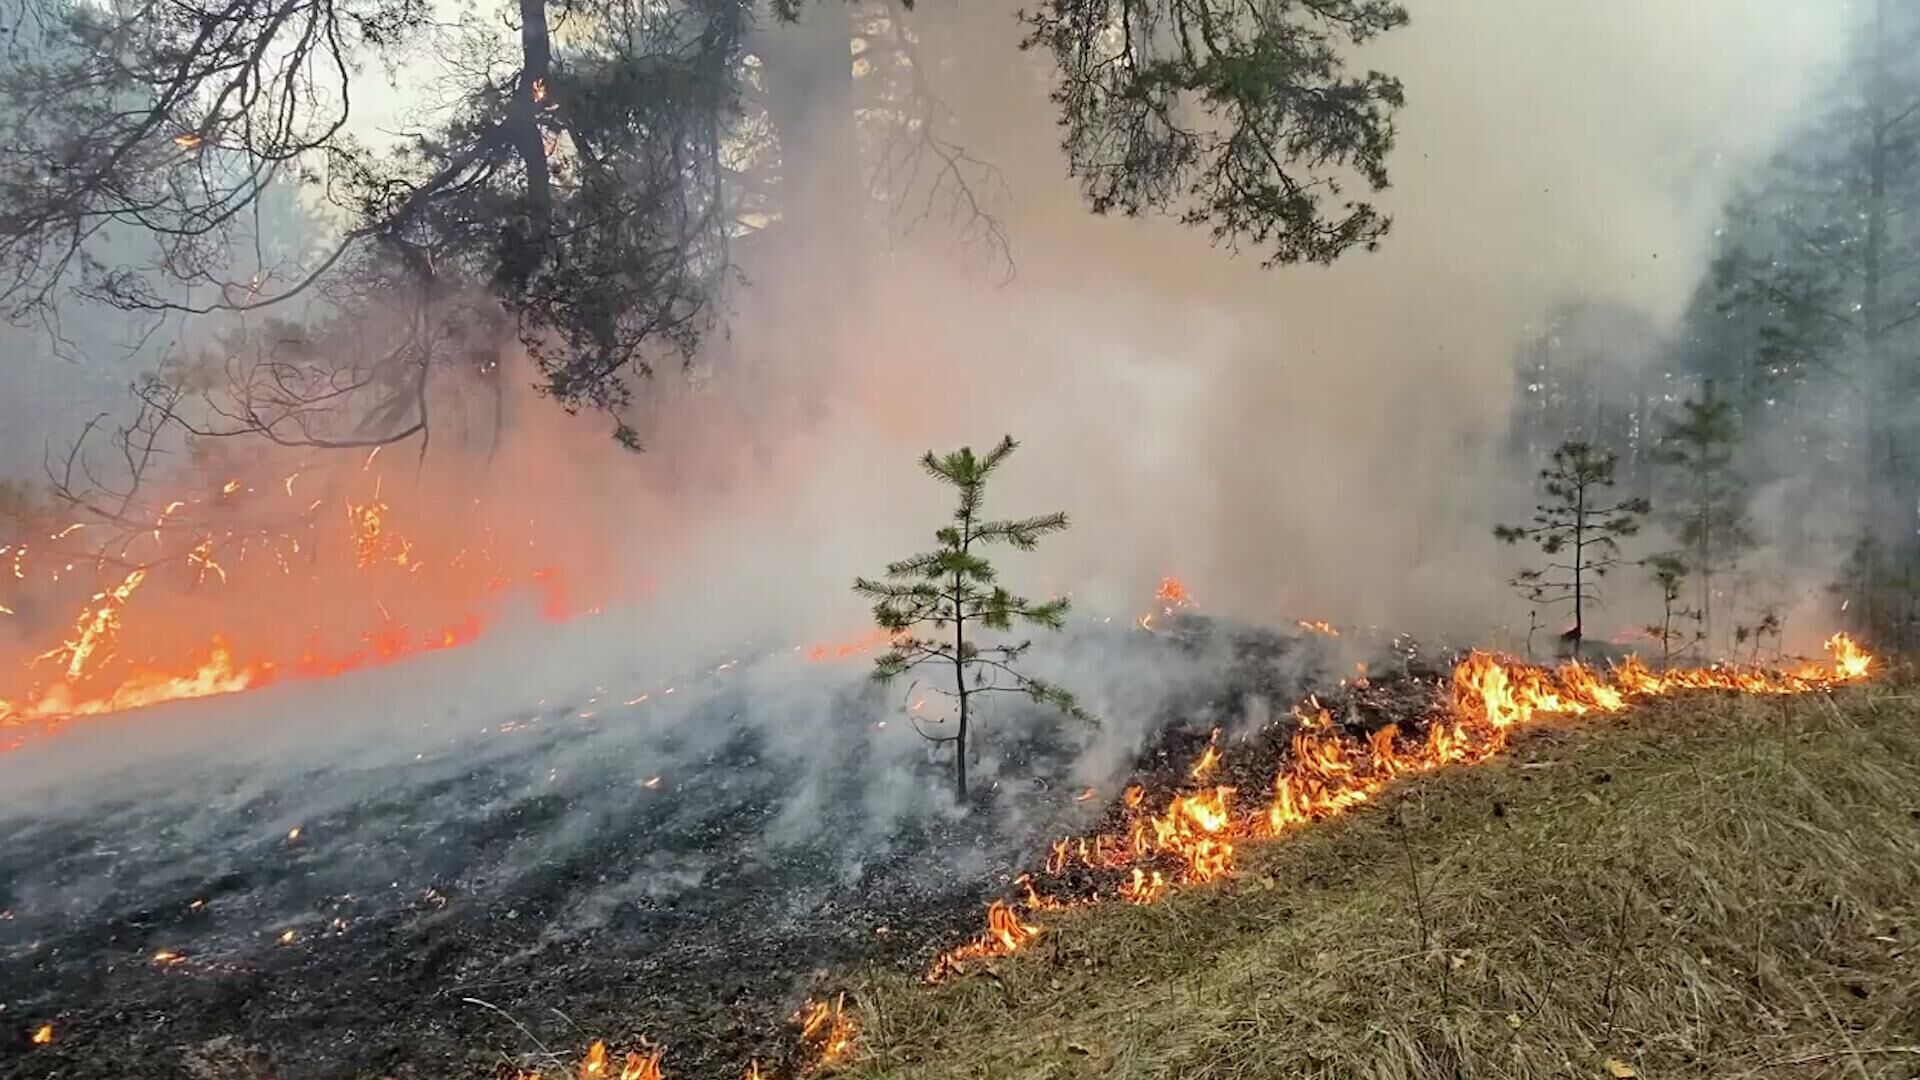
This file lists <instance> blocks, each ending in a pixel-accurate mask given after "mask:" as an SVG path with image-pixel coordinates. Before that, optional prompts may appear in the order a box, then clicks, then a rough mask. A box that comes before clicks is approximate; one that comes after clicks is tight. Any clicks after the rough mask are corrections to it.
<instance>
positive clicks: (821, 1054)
mask: <svg viewBox="0 0 1920 1080" xmlns="http://www.w3.org/2000/svg"><path fill="white" fill-rule="evenodd" d="M846 1003H847V996H846V995H845V994H839V995H836V996H835V997H834V999H833V1002H832V1003H831V1004H829V1003H827V1002H825V1001H810V1002H808V1003H807V1004H805V1005H803V1006H801V1008H800V1012H799V1013H797V1014H796V1015H795V1020H796V1021H797V1022H798V1023H799V1025H800V1045H801V1047H802V1048H804V1049H805V1050H806V1051H808V1053H809V1054H810V1055H811V1057H812V1059H813V1061H814V1063H815V1064H817V1065H832V1064H834V1063H835V1062H837V1061H840V1060H841V1059H842V1058H843V1057H845V1056H846V1053H847V1051H848V1050H850V1049H852V1047H853V1035H854V1027H853V1018H852V1017H850V1016H848V1015H847V1013H846Z"/></svg>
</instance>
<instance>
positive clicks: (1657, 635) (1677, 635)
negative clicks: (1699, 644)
mask: <svg viewBox="0 0 1920 1080" xmlns="http://www.w3.org/2000/svg"><path fill="white" fill-rule="evenodd" d="M1647 568H1648V569H1649V570H1651V571H1653V574H1652V578H1653V583H1654V584H1655V585H1657V586H1659V587H1660V621H1659V622H1657V623H1651V624H1649V625H1648V626H1647V628H1646V629H1647V634H1648V635H1649V636H1651V637H1652V638H1654V640H1656V641H1658V642H1660V666H1661V667H1662V668H1667V667H1671V666H1672V665H1673V653H1674V648H1673V646H1674V643H1675V642H1678V641H1681V640H1683V639H1684V638H1685V636H1686V635H1685V633H1684V632H1683V631H1682V630H1681V629H1680V628H1679V627H1678V626H1675V625H1674V620H1676V619H1687V618H1692V617H1693V612H1692V611H1691V610H1689V609H1687V608H1685V607H1680V606H1677V605H1679V603H1680V597H1681V596H1683V595H1684V594H1685V591H1686V587H1687V561H1686V560H1685V559H1683V558H1681V557H1680V556H1678V555H1676V554H1674V553H1672V552H1666V553H1663V554H1660V555H1655V556H1653V557H1652V558H1649V559H1648V560H1647Z"/></svg>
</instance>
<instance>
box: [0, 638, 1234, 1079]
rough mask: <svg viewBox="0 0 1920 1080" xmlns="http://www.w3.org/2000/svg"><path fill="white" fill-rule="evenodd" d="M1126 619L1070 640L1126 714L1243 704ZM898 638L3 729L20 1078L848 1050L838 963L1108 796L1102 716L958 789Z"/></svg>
mask: <svg viewBox="0 0 1920 1080" xmlns="http://www.w3.org/2000/svg"><path fill="white" fill-rule="evenodd" d="M591 621H592V620H589V622H591ZM1121 623H1122V625H1124V626H1125V627H1126V628H1125V629H1124V630H1122V629H1119V628H1111V629H1105V630H1102V629H1099V628H1095V629H1093V630H1089V631H1088V632H1087V633H1085V634H1083V635H1082V636H1081V637H1080V638H1079V639H1078V640H1076V641H1075V642H1073V643H1072V645H1071V648H1070V649H1069V652H1070V653H1075V654H1079V655H1083V656H1100V657H1104V658H1105V661H1104V664H1105V665H1110V666H1111V667H1112V668H1113V670H1114V671H1116V672H1118V673H1119V674H1116V675H1115V676H1114V677H1113V678H1112V679H1111V680H1110V685H1109V686H1108V689H1107V692H1106V695H1105V696H1106V698H1107V699H1108V700H1110V701H1112V702H1116V703H1117V702H1129V701H1130V702H1132V707H1131V708H1129V709H1126V710H1121V711H1122V712H1131V711H1134V710H1136V709H1137V710H1138V712H1139V714H1140V715H1141V716H1143V717H1154V718H1156V719H1154V720H1153V721H1152V722H1153V723H1158V724H1174V723H1175V722H1176V721H1177V720H1178V719H1180V718H1183V717H1201V718H1203V719H1204V718H1209V717H1212V718H1220V717H1225V716H1227V715H1229V710H1230V709H1231V708H1234V707H1236V706H1235V705H1234V701H1233V697H1232V688H1231V687H1227V686H1226V685H1225V684H1223V683H1222V682H1221V681H1220V675H1221V671H1222V669H1221V667H1220V666H1219V665H1218V664H1216V663H1215V661H1214V659H1213V658H1212V657H1211V656H1208V655H1203V653H1202V652H1201V651H1196V650H1195V649H1193V648H1192V647H1191V646H1190V644H1189V643H1182V642H1179V641H1176V640H1174V639H1172V638H1167V637H1160V636H1156V635H1151V634H1143V633H1140V632H1139V631H1138V630H1136V629H1134V628H1133V627H1132V626H1131V625H1127V624H1126V621H1125V620H1121ZM566 629H568V631H569V632H571V633H574V634H583V633H585V632H586V631H587V630H588V629H590V628H589V627H586V626H584V625H583V624H572V625H571V626H570V627H568V628H566ZM875 644H876V643H875V642H872V641H868V640H866V639H865V638H858V639H849V640H848V641H846V642H844V643H840V644H829V645H822V646H819V647H801V648H799V649H798V650H796V649H795V648H794V647H791V646H783V647H780V648H777V649H761V650H758V651H756V652H753V653H747V654H744V655H742V656H739V657H734V658H723V659H716V660H715V661H714V662H712V663H710V664H708V665H705V666H702V667H700V668H698V669H696V670H689V671H675V672H656V673H654V674H653V675H651V676H646V675H644V673H638V672H636V673H633V674H631V675H630V676H629V677H625V678H623V679H622V681H620V682H619V683H618V684H616V683H615V682H614V681H613V680H611V679H609V681H608V682H607V684H606V685H604V686H602V687H599V688H596V689H593V690H589V691H582V692H579V693H578V694H574V695H566V694H561V693H555V694H553V695H550V696H547V697H546V699H545V702H544V703H542V704H539V705H533V706H530V707H525V708H523V707H521V706H519V705H518V704H516V698H515V694H521V695H524V696H526V697H529V698H531V697H532V696H533V695H534V694H536V693H541V691H540V690H538V689H537V688H534V687H526V688H521V687H519V686H518V683H519V682H520V681H521V680H522V679H526V678H531V677H532V676H530V675H523V674H517V673H514V669H515V668H525V669H526V670H527V671H537V670H539V668H540V665H539V664H538V663H535V662H534V661H533V660H532V658H531V657H530V656H529V654H528V651H527V650H526V649H525V648H524V647H520V646H516V645H514V644H513V643H511V642H499V641H483V642H480V643H477V644H476V645H475V646H474V647H473V648H471V649H466V650H460V651H457V652H448V653H444V654H440V655H437V656H431V657H426V658H422V659H421V660H419V661H418V662H417V663H414V664H411V665H408V666H406V667H404V668H401V667H392V668H383V669H379V670H370V671H366V672H361V673H359V674H358V675H356V676H355V677H354V678H352V679H341V680H330V681H327V682H324V683H318V684H312V683H309V684H305V685H297V686H296V685H283V686H278V687H274V688H269V689H265V690H262V691H261V692H259V693H249V694H241V695H228V696H221V697H217V698H213V699H208V700H204V701H197V702H179V703H175V704H173V705H171V706H167V707H165V708H163V709H155V710H147V711H143V712H140V713H137V714H125V715H121V716H108V717H99V718H94V719H92V720H90V721H89V722H88V723H86V724H75V725H72V726H70V727H68V728H67V729H66V730H64V731H62V732H60V733H59V735H58V736H57V737H54V738H47V739H36V740H33V741H31V742H29V743H28V744H26V745H25V746H22V747H20V748H18V749H16V750H15V751H13V752H12V753H9V754H5V755H0V787H4V788H5V789H6V790H7V791H8V793H9V794H8V797H7V799H6V801H5V804H4V810H3V811H0V832H4V833H5V834H6V835H7V836H8V843H7V844H6V845H5V846H4V849H0V985H4V986H5V987H6V990H5V995H4V999H0V1004H4V1006H5V1011H4V1017H3V1018H0V1076H4V1077H7V1078H9V1080H12V1078H16V1077H17V1078H22V1080H24V1078H26V1077H33V1078H36V1080H38V1078H41V1077H47V1076H58V1077H63V1078H96V1077H97V1078H106V1077H114V1078H116V1080H117V1078H121V1077H124V1076H126V1075H128V1072H127V1063H128V1062H139V1063H140V1073H139V1074H140V1075H141V1076H143V1077H155V1078H163V1077H194V1078H196V1080H205V1078H206V1077H209V1076H211V1077H216V1078H226V1077H232V1078H235V1080H238V1078H241V1077H245V1078H247V1080H256V1078H257V1077H259V1076H264V1075H272V1076H275V1077H279V1078H285V1080H300V1078H305V1077H311V1078H342V1077H361V1076H368V1075H380V1076H391V1077H398V1078H407V1077H423V1078H424V1077H436V1078H438V1077H449V1076H475V1077H510V1076H517V1075H519V1074H520V1073H521V1072H522V1071H523V1070H529V1069H534V1068H540V1067H549V1066H556V1065H562V1066H563V1067H564V1070H565V1071H566V1073H567V1074H568V1075H576V1074H578V1071H579V1069H580V1068H581V1067H583V1065H584V1063H585V1057H584V1055H586V1054H587V1053H589V1052H590V1050H589V1048H590V1046H591V1045H593V1044H594V1043H596V1042H599V1043H600V1045H601V1046H602V1048H603V1049H602V1055H603V1056H602V1057H601V1059H600V1061H601V1064H602V1066H603V1068H604V1070H605V1071H604V1075H606V1076H610V1077H611V1076H619V1075H621V1073H622V1072H623V1071H630V1070H629V1066H630V1065H631V1066H632V1069H633V1070H644V1069H647V1068H651V1067H653V1065H650V1064H649V1062H650V1061H653V1059H652V1057H651V1055H652V1054H653V1053H654V1052H655V1050H658V1049H660V1048H661V1045H663V1046H664V1049H665V1053H666V1057H665V1059H664V1066H663V1067H664V1068H665V1070H666V1072H667V1073H668V1075H677V1076H689V1075H690V1076H726V1077H731V1078H737V1077H740V1076H744V1075H747V1074H748V1073H749V1070H755V1071H757V1072H758V1073H759V1074H760V1075H763V1076H768V1077H772V1076H790V1075H793V1074H794V1073H795V1072H797V1071H798V1070H799V1069H800V1067H801V1066H802V1065H804V1064H806V1063H809V1062H816V1061H819V1060H821V1059H822V1058H824V1057H828V1056H832V1055H834V1054H839V1053H844V1052H845V1047H846V1044H847V1043H848V1041H849V1039H850V1038H851V1031H850V1028H849V1019H848V1015H847V1013H846V1012H845V1011H843V1009H842V1008H841V1007H838V1006H836V1005H834V1004H833V1002H835V1000H836V999H835V997H834V995H833V993H832V991H833V987H832V985H831V984H830V983H823V982H822V981H821V979H822V973H823V972H826V971H828V970H831V969H834V968H836V967H839V966H842V965H847V964H851V963H854V962H869V961H880V962H897V963H900V964H904V965H908V966H917V965H918V964H920V963H922V962H924V959H925V957H927V956H929V955H931V954H932V953H934V952H936V951H938V950H939V949H940V948H942V947H944V945H945V944H947V943H950V942H951V941H953V940H955V939H957V938H958V937H960V936H963V935H964V934H965V932H966V928H967V926H968V925H969V924H970V923H971V922H972V921H973V919H974V917H975V913H976V912H977V911H978V910H979V908H980V905H982V904H983V903H985V901H986V900H987V899H988V898H989V897H990V895H992V892H993V891H994V890H995V889H996V888H997V887H998V886H997V882H1000V881H1004V880H1005V879H1006V878H1007V877H1008V876H1009V874H1010V873H1011V872H1012V870H1013V868H1014V867H1016V866H1017V865H1018V864H1019V863H1020V862H1021V860H1023V859H1024V858H1025V856H1026V855H1027V853H1028V852H1030V851H1032V850H1034V849H1035V848H1036V847H1038V846H1040V845H1041V844H1042V841H1043V840H1044V838H1045V837H1046V836H1047V835H1049V834H1051V833H1053V832H1056V831H1058V830H1060V829H1063V828H1073V827H1080V826H1083V825H1084V823H1085V822H1086V821H1087V820H1088V819H1089V816H1090V815H1091V814H1093V813H1095V812H1097V805H1098V804H1094V803H1090V802H1086V801H1080V800H1079V799H1078V798H1077V796H1078V795H1079V793H1080V791H1081V788H1082V786H1083V785H1082V784H1081V783H1080V782H1079V781H1080V779H1081V778H1082V773H1081V772H1077V771H1076V770H1084V769H1085V768H1086V757H1085V751H1086V750H1087V748H1088V746H1089V744H1090V740H1092V739H1094V738H1096V737H1105V735H1106V734H1111V733H1094V732H1089V731H1086V730H1084V729H1081V728H1078V727H1076V726H1072V725H1070V724H1064V723H1052V722H1049V721H1047V720H1045V718H1039V717H1035V718H1030V717H1027V716H1025V715H1008V716H1005V717H1002V718H1000V720H999V721H996V722H994V729H995V730H996V735H995V739H994V742H993V743H992V745H991V749H990V754H991V755H992V760H990V761H988V762H986V763H985V766H984V768H983V775H984V776H986V777H989V778H991V779H990V783H991V785H992V786H991V788H990V789H989V790H988V791H987V792H986V793H985V795H984V796H983V799H982V801H981V803H980V804H979V805H978V806H977V807H976V808H975V809H974V810H973V812H972V813H969V814H959V813H957V812H955V810H954V808H953V805H952V801H951V797H950V796H949V795H948V794H947V792H946V789H945V786H944V785H943V784H939V783H937V782H936V783H932V784H929V783H928V779H929V778H930V777H934V776H939V775H941V774H942V773H941V769H940V766H939V765H938V763H937V762H934V761H931V760H930V759H929V758H928V744H926V743H924V742H923V741H922V740H921V739H920V738H919V737H918V736H917V735H915V734H914V733H913V731H912V729H911V727H910V725H908V724H906V723H905V722H904V721H903V720H902V719H901V718H900V717H899V716H898V715H897V713H898V710H899V708H900V703H899V702H897V701H895V700H893V699H892V697H891V696H889V695H886V694H884V693H883V692H882V691H881V690H879V689H878V688H877V687H875V686H874V685H873V684H871V682H870V681H869V680H868V679H867V678H866V672H865V670H864V664H865V662H866V660H867V658H868V657H869V656H870V655H871V652H872V650H873V648H874V647H875ZM566 646H567V643H566V642H561V643H559V644H555V645H550V646H548V648H549V649H550V650H552V651H557V652H560V653H563V654H564V653H566V652H567V647H566ZM536 651H537V650H536ZM816 661H818V662H816ZM563 666H564V665H563ZM1103 670H1104V667H1103ZM1128 672H1130V673H1132V674H1131V675H1129V674H1126V673H1128ZM496 673H498V674H496ZM509 674H512V677H511V678H508V675H509ZM1267 677H1269V678H1271V677H1272V675H1271V674H1269V675H1268V676H1267ZM1129 678H1131V679H1133V680H1134V685H1131V686H1129V685H1128V679H1129ZM491 683H498V684H499V685H498V686H492V687H491V688H490V684H491ZM436 687H437V688H438V689H435V688H436ZM509 687H510V688H511V690H510V691H509V690H506V689H505V688H509ZM1153 710H1158V711H1153ZM822 1005H825V1006H826V1008H827V1011H825V1012H820V1011H819V1009H820V1007H821V1006H822ZM16 1017H20V1018H25V1020H24V1021H21V1022H15V1021H14V1020H13V1018H16ZM27 1021H30V1022H31V1023H30V1024H27V1023H26V1022H27ZM43 1028H44V1029H45V1038H44V1039H41V1038H38V1036H39V1035H40V1033H41V1031H42V1029H43ZM648 1040H660V1041H661V1045H656V1044H655V1043H653V1042H649V1041H648ZM629 1054H633V1055H637V1057H634V1058H631V1059H630V1058H629V1056H628V1055H629ZM654 1064H656V1065H657V1064H659V1063H658V1062H654ZM593 1075H596V1076H597V1075H602V1073H600V1072H596V1073H594V1074H593ZM637 1075H645V1073H644V1072H640V1073H637Z"/></svg>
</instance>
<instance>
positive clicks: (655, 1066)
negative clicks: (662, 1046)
mask: <svg viewBox="0 0 1920 1080" xmlns="http://www.w3.org/2000/svg"><path fill="white" fill-rule="evenodd" d="M620 1080H660V1051H658V1050H655V1051H653V1052H652V1053H649V1054H641V1053H639V1052H637V1051H633V1050H629V1051H627V1060H626V1062H625V1063H624V1064H623V1065H621V1066H620Z"/></svg>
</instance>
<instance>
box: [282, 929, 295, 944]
mask: <svg viewBox="0 0 1920 1080" xmlns="http://www.w3.org/2000/svg"><path fill="white" fill-rule="evenodd" d="M298 936H299V935H297V934H295V933H294V932H293V931H292V930H283V931H281V933H280V944H282V945H291V944H293V943H294V941H295V940H296V939H297V938H298Z"/></svg>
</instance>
